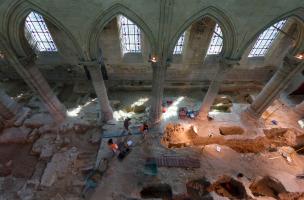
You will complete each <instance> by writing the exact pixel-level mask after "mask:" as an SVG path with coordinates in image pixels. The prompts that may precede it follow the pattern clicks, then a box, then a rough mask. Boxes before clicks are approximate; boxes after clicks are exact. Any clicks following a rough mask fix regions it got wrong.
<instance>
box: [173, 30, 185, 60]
mask: <svg viewBox="0 0 304 200" xmlns="http://www.w3.org/2000/svg"><path fill="white" fill-rule="evenodd" d="M184 42H185V32H184V33H183V34H182V35H181V36H180V37H179V39H178V41H177V43H176V45H175V47H174V51H173V54H175V55H176V54H182V52H183V48H184Z"/></svg>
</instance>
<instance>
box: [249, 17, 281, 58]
mask: <svg viewBox="0 0 304 200" xmlns="http://www.w3.org/2000/svg"><path fill="white" fill-rule="evenodd" d="M285 23H286V20H282V21H279V22H278V23H276V24H274V25H272V26H271V27H269V28H268V29H266V30H265V31H264V32H263V33H262V34H261V35H260V36H259V38H258V40H257V41H256V42H255V44H254V46H253V48H252V49H251V51H250V53H249V55H248V57H262V56H265V54H266V53H267V51H268V50H269V47H270V46H271V44H272V42H273V41H274V40H275V39H276V38H277V36H278V33H279V30H280V29H282V28H283V26H284V25H285Z"/></svg>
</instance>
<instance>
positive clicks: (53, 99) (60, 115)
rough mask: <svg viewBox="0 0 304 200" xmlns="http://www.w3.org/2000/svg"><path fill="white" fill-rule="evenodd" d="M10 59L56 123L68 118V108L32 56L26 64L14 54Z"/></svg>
mask: <svg viewBox="0 0 304 200" xmlns="http://www.w3.org/2000/svg"><path fill="white" fill-rule="evenodd" d="M8 60H9V62H10V64H11V65H12V66H13V67H14V68H15V69H16V71H17V72H18V74H19V75H20V76H21V77H22V78H23V80H24V81H25V82H26V83H27V85H28V86H29V87H30V88H31V89H32V90H33V91H34V92H35V93H37V94H38V96H39V98H40V99H41V101H42V103H43V104H44V105H45V107H46V108H47V109H48V111H49V112H50V114H51V116H52V117H53V119H54V121H55V122H56V123H62V122H63V121H64V120H65V118H66V109H65V107H64V105H62V104H61V103H60V101H59V100H58V98H57V96H56V95H55V94H54V92H53V91H52V89H51V87H50V86H49V84H48V82H47V81H46V80H45V78H44V77H43V75H42V74H41V72H40V71H39V69H38V67H37V66H36V65H35V64H34V62H33V60H32V58H30V61H25V64H21V63H20V62H19V60H18V59H17V58H16V57H15V56H12V55H10V57H9V58H8Z"/></svg>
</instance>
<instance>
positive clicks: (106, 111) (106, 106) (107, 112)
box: [86, 63, 113, 121]
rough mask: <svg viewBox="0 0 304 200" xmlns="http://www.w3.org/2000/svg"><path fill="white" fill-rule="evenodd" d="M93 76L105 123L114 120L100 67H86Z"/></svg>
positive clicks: (93, 65) (94, 65)
mask: <svg viewBox="0 0 304 200" xmlns="http://www.w3.org/2000/svg"><path fill="white" fill-rule="evenodd" d="M86 66H87V68H88V70H89V72H90V76H91V80H92V84H93V87H94V89H95V92H96V96H97V98H98V102H99V106H100V111H101V115H102V116H103V120H104V121H109V120H111V119H113V110H112V108H111V106H110V102H109V99H108V94H107V89H106V86H105V83H104V80H103V77H102V73H101V68H100V66H99V65H98V64H97V63H95V64H88V65H86Z"/></svg>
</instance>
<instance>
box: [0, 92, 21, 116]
mask: <svg viewBox="0 0 304 200" xmlns="http://www.w3.org/2000/svg"><path fill="white" fill-rule="evenodd" d="M19 108H20V107H19V106H18V104H17V103H16V102H15V101H14V100H13V99H11V98H10V97H9V96H8V95H7V94H6V93H5V92H4V91H3V90H1V89H0V116H1V117H2V119H4V120H10V119H12V118H14V117H16V115H17V111H18V109H19Z"/></svg>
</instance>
